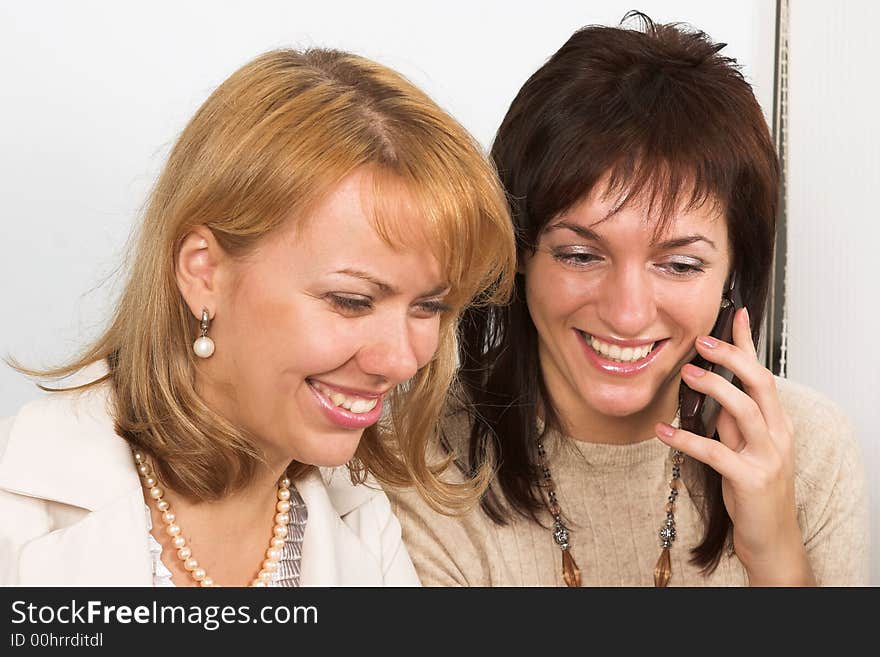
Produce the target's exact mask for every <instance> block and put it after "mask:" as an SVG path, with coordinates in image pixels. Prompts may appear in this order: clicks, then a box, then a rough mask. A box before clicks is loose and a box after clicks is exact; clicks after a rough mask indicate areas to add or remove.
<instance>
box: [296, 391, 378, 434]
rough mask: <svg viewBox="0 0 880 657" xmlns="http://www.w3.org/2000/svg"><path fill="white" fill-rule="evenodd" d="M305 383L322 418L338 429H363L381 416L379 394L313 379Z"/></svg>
mask: <svg viewBox="0 0 880 657" xmlns="http://www.w3.org/2000/svg"><path fill="white" fill-rule="evenodd" d="M306 383H307V384H308V386H309V390H310V391H311V392H312V395H313V396H314V397H315V400H316V401H317V402H318V405H319V406H320V408H321V410H322V412H323V413H324V416H325V417H326V418H327V419H328V420H329V421H330V422H332V423H333V424H335V425H336V426H338V427H341V428H343V429H364V428H366V427H369V426H371V425H373V424H375V423H376V422H378V421H379V418H380V417H381V415H382V401H383V395H381V394H374V393H362V392H355V391H353V390H351V389H349V388H341V387H337V386H332V385H330V384H328V383H324V382H323V381H317V380H315V379H307V380H306Z"/></svg>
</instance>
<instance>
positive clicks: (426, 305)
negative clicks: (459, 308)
mask: <svg viewBox="0 0 880 657" xmlns="http://www.w3.org/2000/svg"><path fill="white" fill-rule="evenodd" d="M416 307H417V308H418V309H419V310H420V311H421V312H422V313H424V314H425V315H426V316H427V317H436V316H437V315H440V314H442V313H445V312H449V311H450V310H452V306H450V305H448V304H445V303H443V302H442V301H422V302H421V303H419V304H417V305H416Z"/></svg>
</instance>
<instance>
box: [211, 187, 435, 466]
mask: <svg viewBox="0 0 880 657" xmlns="http://www.w3.org/2000/svg"><path fill="white" fill-rule="evenodd" d="M368 190H369V177H368V175H366V174H365V173H364V172H363V171H357V172H355V173H354V174H352V175H351V176H349V177H348V178H346V179H345V180H344V181H343V182H342V183H341V184H340V185H339V186H338V187H337V188H336V189H335V190H334V191H333V192H332V193H331V194H330V195H329V196H328V197H327V198H326V200H325V201H324V202H323V203H322V204H321V205H320V206H319V207H318V208H317V209H316V210H315V211H314V212H313V213H312V214H311V216H310V217H308V219H307V220H305V221H301V222H289V224H288V225H287V226H285V227H283V228H282V229H281V231H280V232H279V233H277V234H273V235H272V236H270V237H269V238H267V239H265V240H263V242H262V243H261V244H260V246H259V247H258V248H257V249H256V251H255V252H253V253H252V254H249V255H248V256H247V257H246V258H245V259H244V260H243V261H242V260H232V259H228V258H227V259H225V260H224V264H223V265H222V266H220V267H218V269H217V276H218V280H217V286H216V289H217V292H218V296H217V301H216V316H215V317H214V319H213V321H212V323H211V328H210V331H209V335H210V337H211V338H212V339H213V340H214V342H215V344H216V351H215V353H214V355H213V356H211V357H210V358H209V359H207V360H205V361H202V362H201V363H200V368H201V374H203V376H200V377H199V383H200V387H201V388H202V390H203V394H205V396H206V398H207V399H208V400H209V403H210V404H211V405H212V406H213V407H215V410H218V411H220V412H221V413H222V414H223V415H224V416H225V417H226V418H227V419H229V420H230V421H232V422H233V423H234V424H236V425H238V426H240V427H243V428H245V429H247V430H249V431H250V432H252V433H253V434H254V435H255V436H257V437H258V438H259V439H260V441H261V445H260V446H261V447H262V448H263V449H264V450H265V451H266V453H267V455H268V456H270V457H274V458H278V459H282V460H290V459H295V460H297V461H299V462H302V463H308V464H313V465H339V464H342V463H345V462H347V461H348V460H349V459H351V457H352V456H353V455H354V452H355V449H356V448H357V445H358V441H359V440H360V438H361V435H362V433H363V431H364V428H365V427H368V426H370V425H372V424H374V423H376V422H377V421H378V419H379V416H380V414H381V412H382V404H383V398H384V397H385V394H386V393H387V392H388V391H389V390H390V389H391V388H393V387H394V386H396V385H398V384H400V383H402V382H404V381H406V380H407V379H409V378H411V377H412V376H413V375H414V374H415V373H416V371H417V370H418V369H419V368H421V367H422V366H424V365H425V364H427V363H428V361H429V360H430V359H431V358H432V356H433V355H434V352H435V351H436V349H437V343H438V333H439V327H440V315H441V314H442V312H443V311H444V310H445V309H446V306H445V305H444V303H443V297H444V295H445V294H446V292H447V283H446V281H445V280H444V278H443V275H442V272H441V270H440V266H439V264H438V262H437V260H436V258H435V257H433V256H432V254H431V253H430V251H428V250H427V249H420V250H412V249H401V250H395V249H393V248H392V247H390V246H389V245H388V244H387V243H385V242H384V241H383V240H382V239H381V238H380V237H379V235H378V234H377V233H376V231H375V229H374V228H373V225H372V223H371V221H370V219H369V218H368V217H369V216H370V215H369V210H370V207H369V191H368ZM365 203H366V204H367V207H365V206H364V204H365ZM407 219H408V220H410V221H412V222H418V221H420V219H421V218H420V217H417V216H413V217H407Z"/></svg>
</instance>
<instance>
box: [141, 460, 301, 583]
mask: <svg viewBox="0 0 880 657" xmlns="http://www.w3.org/2000/svg"><path fill="white" fill-rule="evenodd" d="M134 460H135V464H136V465H137V471H138V474H139V475H140V476H141V481H142V482H143V485H144V487H145V488H146V489H147V491H148V492H149V496H150V499H151V500H153V502H154V503H155V505H156V508H157V509H158V510H159V513H160V515H161V517H162V522H164V523H165V533H166V534H168V536H170V537H171V545H173V546H174V548H175V549H176V550H177V558H178V559H180V560H181V561H182V562H183V567H184V568H186V570H187V572H189V574H190V577H192V578H193V581H195V582H196V584H197V585H198V586H217V584H215V583H214V580H213V579H212V578H211V577H209V576H208V573H206V572H205V569H204V568H202V567H201V566H200V565H199V562H198V561H197V560H196V559H195V557H193V554H192V549H191V548H190V547H189V546H188V545H187V544H186V539H185V538H184V537H183V530H182V529H181V528H180V525H179V524H178V523H177V517H176V516H175V515H174V513H173V512H172V511H171V505H170V504H169V503H168V500H166V499H164V496H165V491H164V490H162V488H161V487H160V486H159V482H158V480H157V479H156V475H155V474H154V473H153V470H152V468H151V467H150V464H149V463H148V462H147V459H146V457H145V456H144V455H143V453H141V452H134ZM275 510H276V512H277V513H276V514H275V526H274V527H273V529H272V540H271V541H270V542H269V548H268V549H267V550H266V558H265V559H264V560H263V563H262V566H261V568H260V572H259V573H258V574H257V576H256V577H255V578H254V580H253V581H252V582H251V583H250V585H251V586H268V585H269V584H270V583H271V582H272V578H273V577H274V575H275V571H277V570H278V562H279V561H280V560H281V555H282V550H283V548H284V539H285V538H286V537H287V525H288V523H289V522H290V513H289V512H290V479H288V478H287V477H282V478H281V479H280V480H279V481H278V502H277V503H276V505H275Z"/></svg>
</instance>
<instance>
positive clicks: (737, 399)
mask: <svg viewBox="0 0 880 657" xmlns="http://www.w3.org/2000/svg"><path fill="white" fill-rule="evenodd" d="M681 375H682V378H683V379H684V382H685V383H686V384H687V385H688V386H690V387H691V388H693V389H694V390H696V391H697V392H702V393H704V394H707V395H709V396H710V397H712V399H714V400H716V401H717V402H718V403H719V404H721V406H722V408H724V409H725V410H726V411H727V412H728V413H730V415H732V416H733V418H734V419H735V420H736V425H737V427H738V428H739V432H740V434H741V436H742V438H744V439H745V441H746V443H748V444H754V445H755V446H756V447H757V446H760V447H764V446H767V445H768V443H769V441H770V437H769V429H768V427H767V421H766V420H765V418H764V415H763V413H762V412H761V408H760V407H759V406H758V404H757V402H755V400H754V399H752V398H751V397H749V396H748V395H747V394H746V393H745V392H743V391H742V390H740V389H739V388H737V387H736V386H735V385H733V384H732V383H730V382H729V381H728V380H727V379H725V378H724V377H722V376H719V375H718V374H715V373H714V372H709V371H708V370H704V369H703V368H701V367H697V366H695V365H691V364H687V365H685V366H684V367H682V368H681ZM725 442H729V443H734V442H736V440H735V438H734V437H728V438H727V439H726V440H725Z"/></svg>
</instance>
